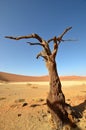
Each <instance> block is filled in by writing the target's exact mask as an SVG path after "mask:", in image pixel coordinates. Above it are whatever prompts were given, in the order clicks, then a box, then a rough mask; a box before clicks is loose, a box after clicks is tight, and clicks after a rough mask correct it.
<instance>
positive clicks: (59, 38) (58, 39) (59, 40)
mask: <svg viewBox="0 0 86 130" xmlns="http://www.w3.org/2000/svg"><path fill="white" fill-rule="evenodd" d="M70 29H72V27H68V28H66V29H65V30H64V32H63V33H62V34H61V35H60V36H59V37H57V38H56V40H57V41H58V43H60V42H61V41H63V40H62V37H63V36H64V35H65V34H66V33H67V32H68V31H69V30H70ZM51 41H54V38H51V39H49V40H48V41H47V42H48V43H49V42H51Z"/></svg>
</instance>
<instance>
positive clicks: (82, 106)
mask: <svg viewBox="0 0 86 130" xmlns="http://www.w3.org/2000/svg"><path fill="white" fill-rule="evenodd" d="M73 109H74V110H75V111H77V112H78V113H79V115H78V116H79V117H78V118H82V116H83V112H84V110H86V100H84V102H82V103H80V104H79V105H77V106H74V107H73Z"/></svg>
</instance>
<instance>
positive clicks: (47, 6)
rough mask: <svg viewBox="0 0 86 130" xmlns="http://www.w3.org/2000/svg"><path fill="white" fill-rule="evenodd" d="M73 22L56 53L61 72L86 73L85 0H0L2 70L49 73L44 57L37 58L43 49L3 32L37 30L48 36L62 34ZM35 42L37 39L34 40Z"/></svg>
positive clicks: (30, 73) (12, 32)
mask: <svg viewBox="0 0 86 130" xmlns="http://www.w3.org/2000/svg"><path fill="white" fill-rule="evenodd" d="M69 26H72V27H73V28H72V30H70V31H69V32H68V33H67V34H66V35H65V36H64V39H69V38H71V39H76V40H78V41H77V42H74V41H72V42H65V43H62V44H61V45H60V46H59V51H58V54H57V57H56V62H57V68H58V73H59V75H86V0H0V71H4V72H10V73H16V74H24V75H47V74H48V71H47V69H46V67H45V64H44V61H43V59H41V58H40V59H38V60H37V59H36V58H35V57H36V54H37V53H38V52H40V51H41V50H42V48H41V47H39V46H29V45H28V44H27V43H26V42H27V41H33V39H31V40H30V39H29V40H20V41H14V40H10V39H5V38H4V36H6V35H8V36H18V35H28V34H31V33H38V34H39V35H40V36H41V37H43V38H44V39H45V40H48V39H50V38H52V37H53V36H58V35H60V34H61V33H62V32H63V31H64V29H65V28H66V27H69ZM33 42H34V41H33Z"/></svg>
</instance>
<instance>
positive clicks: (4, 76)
mask: <svg viewBox="0 0 86 130" xmlns="http://www.w3.org/2000/svg"><path fill="white" fill-rule="evenodd" d="M60 79H61V80H64V81H65V80H68V81H69V80H78V81H79V80H80V81H81V80H86V76H84V77H82V76H61V77H60ZM0 81H8V82H31V81H49V77H48V76H24V75H16V74H10V73H5V72H0Z"/></svg>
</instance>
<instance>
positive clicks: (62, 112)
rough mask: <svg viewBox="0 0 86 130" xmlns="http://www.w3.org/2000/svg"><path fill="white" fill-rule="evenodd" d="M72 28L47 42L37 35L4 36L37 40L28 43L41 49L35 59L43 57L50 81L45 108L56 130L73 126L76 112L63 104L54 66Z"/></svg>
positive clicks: (63, 100)
mask: <svg viewBox="0 0 86 130" xmlns="http://www.w3.org/2000/svg"><path fill="white" fill-rule="evenodd" d="M71 28H72V27H69V28H66V29H65V31H64V32H63V33H62V34H61V35H60V36H59V37H56V36H55V37H53V38H51V39H49V40H48V41H45V40H44V39H42V38H41V37H40V36H39V35H38V34H31V35H27V36H18V37H12V36H6V37H5V38H10V39H14V40H20V39H29V38H34V39H37V40H38V43H32V42H28V43H29V44H30V45H40V46H42V47H43V51H41V52H40V53H39V54H38V55H37V59H38V58H39V57H43V59H44V61H45V63H46V66H47V69H48V72H49V80H50V90H49V93H48V96H47V99H46V102H47V106H48V108H49V112H50V113H51V116H52V121H53V123H54V125H55V127H56V129H58V130H62V128H63V126H64V125H65V124H69V125H71V126H73V127H74V126H75V122H74V120H73V119H74V117H77V115H76V112H75V111H74V110H73V109H72V107H71V106H70V105H68V104H67V103H66V102H65V96H64V94H63V92H62V89H61V87H62V85H61V82H60V78H59V76H58V72H57V66H56V60H55V58H56V54H57V52H58V47H59V45H60V43H61V42H64V41H65V40H63V36H64V35H65V34H66V33H67V32H68V31H69V30H70V29H71ZM51 41H52V42H53V43H54V44H53V45H54V47H53V50H51V49H50V42H51Z"/></svg>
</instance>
